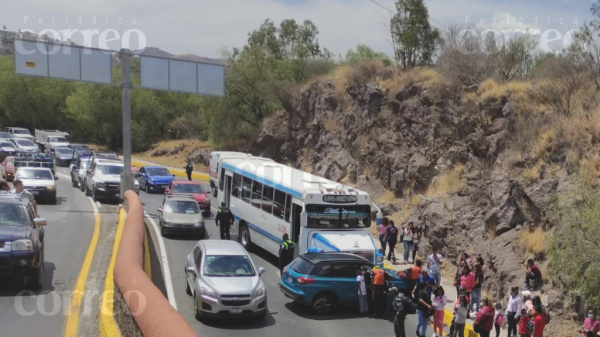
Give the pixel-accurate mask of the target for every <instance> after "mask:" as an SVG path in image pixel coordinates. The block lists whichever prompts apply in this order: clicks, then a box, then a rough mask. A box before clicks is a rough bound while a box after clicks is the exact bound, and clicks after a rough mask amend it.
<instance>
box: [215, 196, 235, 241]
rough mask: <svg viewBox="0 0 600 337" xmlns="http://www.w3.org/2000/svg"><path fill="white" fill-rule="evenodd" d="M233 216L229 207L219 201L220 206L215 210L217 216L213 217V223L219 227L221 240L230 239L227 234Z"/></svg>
mask: <svg viewBox="0 0 600 337" xmlns="http://www.w3.org/2000/svg"><path fill="white" fill-rule="evenodd" d="M233 221H234V218H233V214H231V211H229V208H227V207H225V203H224V202H222V203H221V207H219V210H218V211H217V216H216V217H215V224H216V225H217V226H218V227H219V229H220V232H221V240H231V236H230V234H229V230H230V229H231V225H232V224H233Z"/></svg>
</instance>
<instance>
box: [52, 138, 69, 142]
mask: <svg viewBox="0 0 600 337" xmlns="http://www.w3.org/2000/svg"><path fill="white" fill-rule="evenodd" d="M68 142H69V141H68V140H67V139H66V138H65V137H52V138H50V143H68Z"/></svg>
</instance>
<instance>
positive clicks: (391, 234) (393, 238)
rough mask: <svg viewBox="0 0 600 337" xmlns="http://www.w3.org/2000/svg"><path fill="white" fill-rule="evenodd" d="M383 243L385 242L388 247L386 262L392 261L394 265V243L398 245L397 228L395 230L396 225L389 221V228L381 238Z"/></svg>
mask: <svg viewBox="0 0 600 337" xmlns="http://www.w3.org/2000/svg"><path fill="white" fill-rule="evenodd" d="M383 240H384V241H387V243H388V245H389V246H390V251H389V252H388V261H392V263H396V251H394V249H395V248H396V243H398V228H396V224H395V223H394V222H393V221H390V225H389V227H388V228H387V229H386V233H385V236H384V237H383Z"/></svg>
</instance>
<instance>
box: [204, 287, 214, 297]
mask: <svg viewBox="0 0 600 337" xmlns="http://www.w3.org/2000/svg"><path fill="white" fill-rule="evenodd" d="M200 295H202V296H206V297H213V298H217V294H215V293H214V291H212V290H211V289H209V288H205V287H200Z"/></svg>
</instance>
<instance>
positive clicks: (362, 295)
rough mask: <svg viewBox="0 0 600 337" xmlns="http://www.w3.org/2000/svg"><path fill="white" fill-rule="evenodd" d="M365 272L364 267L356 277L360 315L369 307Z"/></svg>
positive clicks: (367, 310)
mask: <svg viewBox="0 0 600 337" xmlns="http://www.w3.org/2000/svg"><path fill="white" fill-rule="evenodd" d="M284 235H287V234H284ZM365 271H366V269H365V267H362V268H360V271H359V272H358V276H356V283H357V286H358V306H359V307H360V313H361V314H364V313H367V312H369V307H368V305H367V284H366V283H365Z"/></svg>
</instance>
